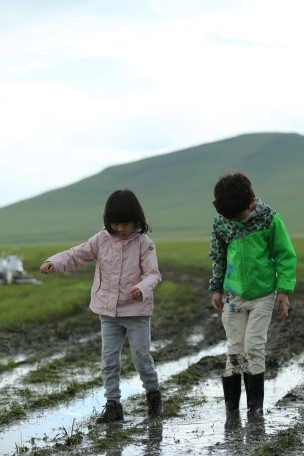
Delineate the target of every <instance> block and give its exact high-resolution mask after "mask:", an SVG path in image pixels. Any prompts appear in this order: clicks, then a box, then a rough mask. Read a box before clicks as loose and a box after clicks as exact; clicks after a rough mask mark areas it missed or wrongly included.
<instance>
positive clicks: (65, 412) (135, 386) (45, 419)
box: [0, 342, 226, 455]
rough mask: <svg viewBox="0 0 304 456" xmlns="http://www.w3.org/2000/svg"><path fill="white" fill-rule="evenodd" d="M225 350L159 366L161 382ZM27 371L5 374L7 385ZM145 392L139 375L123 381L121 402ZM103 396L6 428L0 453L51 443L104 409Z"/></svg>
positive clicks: (220, 348)
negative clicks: (46, 439)
mask: <svg viewBox="0 0 304 456" xmlns="http://www.w3.org/2000/svg"><path fill="white" fill-rule="evenodd" d="M225 351H226V344H225V343H224V342H221V343H219V344H218V345H216V346H215V347H212V348H209V349H204V350H201V351H200V352H198V353H197V354H195V355H193V356H185V357H183V358H181V359H179V360H177V361H171V362H168V363H164V364H160V365H159V366H158V367H157V369H158V373H159V378H160V382H164V381H165V380H167V379H168V378H170V376H172V375H174V374H177V373H179V372H181V371H182V370H184V369H186V368H187V367H189V365H191V364H193V363H196V362H197V361H199V360H200V359H201V358H203V357H205V356H216V355H219V354H223V353H224V352H225ZM27 371H28V368H26V367H25V368H16V369H15V370H14V371H13V372H11V373H9V374H8V373H7V374H6V375H5V383H6V384H8V383H10V382H11V381H14V380H15V379H16V378H17V377H18V376H20V375H21V374H23V373H26V372H27ZM142 391H143V389H142V383H141V381H140V379H139V377H138V375H135V376H134V377H132V378H130V379H124V380H122V382H121V393H122V401H123V400H126V399H127V398H129V397H130V396H132V395H135V394H138V393H141V392H142ZM103 394H104V390H103V388H102V387H98V388H94V389H93V390H91V391H90V392H89V393H88V394H87V396H86V397H85V398H82V399H80V400H76V401H73V402H71V403H69V404H65V405H61V406H60V407H56V409H48V410H47V411H46V412H41V413H39V415H37V414H36V413H35V414H33V415H32V417H30V416H29V417H28V418H27V419H26V421H21V422H19V423H18V424H16V425H13V426H9V427H7V428H5V427H4V428H3V429H2V432H1V435H0V448H1V451H3V452H2V453H0V454H1V455H3V454H5V455H6V454H8V455H10V454H14V451H15V449H16V445H17V446H23V445H28V442H29V441H32V439H33V438H34V439H35V440H37V441H41V442H43V438H44V437H45V435H47V437H48V440H49V439H52V438H55V437H56V436H57V435H58V434H60V432H62V431H61V430H62V429H65V430H66V431H67V432H69V431H70V428H71V426H72V422H73V420H74V419H75V420H77V421H83V420H84V418H85V416H86V415H88V413H90V412H92V411H94V410H96V411H101V410H102V407H103V405H104V401H105V400H104V397H103ZM60 429H61V430H60ZM41 445H42V444H40V445H39V446H41Z"/></svg>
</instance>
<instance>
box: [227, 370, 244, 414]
mask: <svg viewBox="0 0 304 456" xmlns="http://www.w3.org/2000/svg"><path fill="white" fill-rule="evenodd" d="M241 379H242V377H241V374H234V375H231V376H230V377H222V384H223V390H224V397H225V406H226V412H233V411H235V410H238V409H239V403H240V397H241Z"/></svg>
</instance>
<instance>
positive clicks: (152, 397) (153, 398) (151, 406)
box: [147, 390, 163, 418]
mask: <svg viewBox="0 0 304 456" xmlns="http://www.w3.org/2000/svg"><path fill="white" fill-rule="evenodd" d="M147 404H148V415H149V418H157V417H159V416H161V415H162V410H163V406H162V398H161V393H160V391H159V390H157V391H150V392H149V393H147Z"/></svg>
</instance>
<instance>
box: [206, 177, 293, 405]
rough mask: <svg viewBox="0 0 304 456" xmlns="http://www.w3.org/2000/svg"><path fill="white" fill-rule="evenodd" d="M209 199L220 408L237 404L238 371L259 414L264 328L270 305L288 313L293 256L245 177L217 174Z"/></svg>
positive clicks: (276, 219) (277, 220)
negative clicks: (222, 336)
mask: <svg viewBox="0 0 304 456" xmlns="http://www.w3.org/2000/svg"><path fill="white" fill-rule="evenodd" d="M214 197H215V200H214V201H213V205H214V207H215V209H216V211H217V213H218V214H217V215H216V216H215V219H214V224H213V230H212V238H211V246H210V255H209V256H210V258H211V260H212V278H211V280H210V284H209V291H210V292H211V293H212V304H213V306H214V308H215V309H216V310H218V311H220V312H222V322H223V326H224V329H225V332H226V337H227V341H228V355H227V361H226V369H225V372H224V374H223V377H222V383H223V390H224V397H225V405H226V411H227V412H231V411H233V410H238V408H239V401H240V395H241V375H242V374H243V377H244V382H245V389H246V394H247V408H248V410H249V411H252V412H260V413H262V412H263V401H264V372H265V345H266V341H267V331H268V328H269V324H270V321H271V317H272V311H273V307H274V304H275V305H276V308H277V310H278V312H279V314H280V316H281V317H287V316H288V308H289V301H288V295H289V293H291V292H292V291H293V290H294V287H295V283H296V255H295V251H294V248H293V246H292V243H291V240H290V238H289V235H288V233H287V230H286V228H285V225H284V223H283V221H282V218H281V216H280V215H279V214H278V213H277V212H275V211H274V210H273V209H271V208H270V207H269V206H267V205H266V204H265V203H264V202H263V201H261V200H260V199H258V198H256V197H255V194H254V192H253V189H252V187H251V182H250V180H249V179H248V178H247V177H246V176H245V175H243V174H241V173H235V174H227V175H224V176H222V177H220V178H219V180H218V182H217V183H216V185H215V188H214ZM224 293H225V296H226V300H225V303H224V302H223V295H224Z"/></svg>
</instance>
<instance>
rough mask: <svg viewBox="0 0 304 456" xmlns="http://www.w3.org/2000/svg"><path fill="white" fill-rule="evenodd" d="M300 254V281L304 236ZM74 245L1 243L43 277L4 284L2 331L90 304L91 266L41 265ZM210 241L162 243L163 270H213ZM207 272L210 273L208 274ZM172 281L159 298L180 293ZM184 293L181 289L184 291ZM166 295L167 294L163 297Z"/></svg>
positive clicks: (57, 317)
mask: <svg viewBox="0 0 304 456" xmlns="http://www.w3.org/2000/svg"><path fill="white" fill-rule="evenodd" d="M293 243H294V246H295V249H296V252H297V256H298V273H297V276H298V277H297V278H298V283H302V284H303V283H304V239H294V241H293ZM69 247H70V245H62V244H61V245H24V246H20V247H18V248H13V247H9V246H0V255H1V254H6V253H8V252H9V253H11V254H18V255H20V256H22V258H23V263H24V268H25V270H26V272H27V273H29V274H30V275H31V276H32V277H34V278H37V279H40V280H42V284H41V285H32V284H19V285H10V286H6V285H2V286H1V300H0V312H1V318H0V330H2V331H3V330H11V329H16V328H22V327H25V326H28V325H32V324H39V323H44V322H47V321H50V320H51V321H59V320H60V319H61V318H63V317H67V316H69V315H72V314H73V313H77V312H78V311H79V309H80V308H85V307H87V306H88V303H89V297H90V288H91V283H92V272H93V268H94V265H93V264H92V265H89V266H87V267H85V268H83V269H81V270H80V271H78V272H74V273H63V274H49V275H48V276H44V275H42V274H40V273H39V266H40V264H41V263H42V262H43V260H44V259H46V258H47V257H48V256H50V255H51V254H53V253H56V252H58V251H60V250H64V249H67V248H69ZM208 249H209V242H208V241H188V242H185V241H183V242H158V243H157V251H158V258H159V264H160V269H161V270H162V268H163V270H164V271H165V270H166V269H168V268H170V267H172V268H174V269H175V270H176V269H178V270H183V269H184V270H185V271H187V273H189V272H190V273H191V270H193V269H195V270H196V271H199V270H201V271H202V272H203V270H205V271H206V270H207V271H210V260H209V258H208ZM205 275H206V274H205ZM177 292H178V291H177V290H173V289H172V287H171V288H170V284H165V283H164V282H163V284H162V285H161V286H160V287H158V288H157V290H156V298H157V299H160V300H161V299H162V298H164V299H168V295H170V293H172V294H174V293H177ZM180 292H181V291H180ZM162 295H163V296H162Z"/></svg>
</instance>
